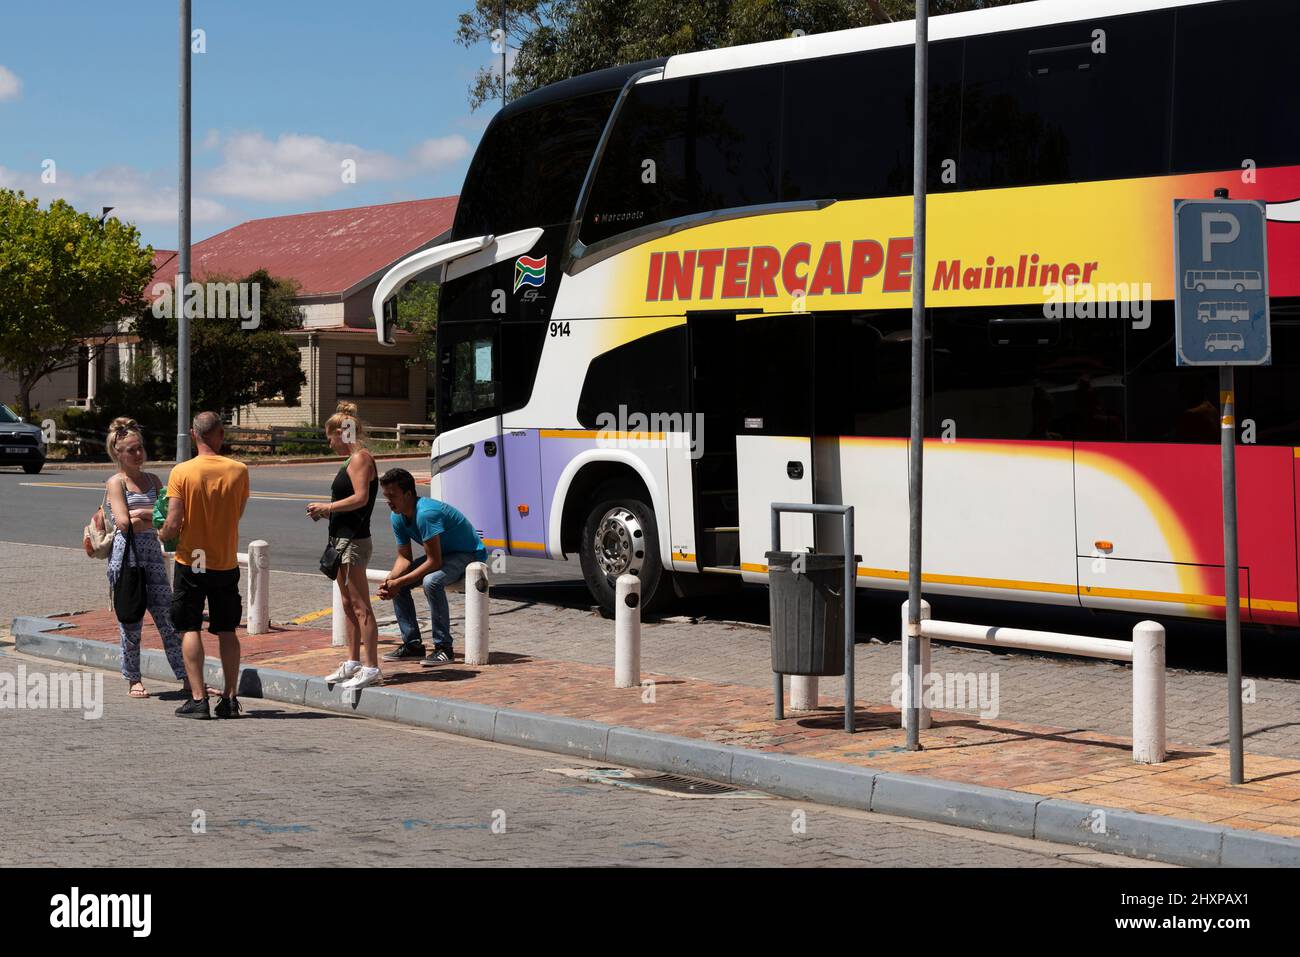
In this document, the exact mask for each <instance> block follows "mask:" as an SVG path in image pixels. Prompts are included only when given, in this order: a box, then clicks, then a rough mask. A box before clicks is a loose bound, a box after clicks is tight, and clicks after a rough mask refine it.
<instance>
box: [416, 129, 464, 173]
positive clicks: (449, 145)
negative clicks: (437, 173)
mask: <svg viewBox="0 0 1300 957" xmlns="http://www.w3.org/2000/svg"><path fill="white" fill-rule="evenodd" d="M471 152H473V147H472V146H470V145H469V140H467V139H465V137H463V136H461V135H460V134H459V133H453V134H451V135H450V136H439V137H435V138H433V139H427V140H425V141H424V142H422V143H420V144H419V145H418V146H416V147H415V149H413V150H412V151H411V155H412V156H413V157H414V158H415V162H416V163H418V164H419V165H420V166H421V167H423V168H424V169H427V170H440V169H443V168H444V167H447V166H451V165H452V164H453V163H456V162H458V161H460V160H463V159H465V158H466V157H467V156H469V155H470V153H471Z"/></svg>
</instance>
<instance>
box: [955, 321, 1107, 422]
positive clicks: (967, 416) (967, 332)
mask: <svg viewBox="0 0 1300 957" xmlns="http://www.w3.org/2000/svg"><path fill="white" fill-rule="evenodd" d="M1021 313H1023V314H1021ZM934 317H935V318H934V322H933V327H932V328H933V330H934V332H933V335H934V361H933V368H934V374H933V382H934V402H933V406H934V418H935V422H936V425H937V426H938V428H939V432H940V434H941V435H951V436H953V437H954V438H956V439H958V440H960V439H963V438H965V439H1037V440H1049V441H1072V440H1077V441H1091V442H1122V441H1124V379H1123V374H1122V373H1123V353H1124V325H1126V324H1127V323H1126V322H1125V321H1124V320H1122V319H1118V318H1116V319H1095V318H1090V319H1072V318H1062V319H1053V320H1048V319H1044V318H1043V315H1042V309H1041V307H1038V308H1037V316H1034V315H1033V314H1032V313H1031V311H1030V310H1015V309H982V310H978V311H964V310H947V309H941V310H936V311H935V313H934ZM998 320H1001V321H1003V322H1005V324H1006V325H1007V326H1008V327H1014V328H1009V330H1008V329H998V328H996V327H995V326H994V323H995V321H998ZM1007 320H1012V321H1007ZM1015 320H1018V321H1015ZM1035 324H1038V325H1039V326H1041V334H1040V335H1034V334H1033V327H1034V325H1035ZM991 327H993V328H991Z"/></svg>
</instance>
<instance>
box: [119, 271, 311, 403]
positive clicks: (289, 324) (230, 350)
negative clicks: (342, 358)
mask: <svg viewBox="0 0 1300 957" xmlns="http://www.w3.org/2000/svg"><path fill="white" fill-rule="evenodd" d="M205 280H206V283H220V282H239V283H249V284H253V283H256V284H259V286H260V289H261V306H260V315H259V323H258V326H257V327H256V328H254V329H244V328H241V326H242V322H241V320H240V319H239V318H238V317H227V318H221V317H218V316H212V315H205V316H201V317H195V318H191V319H190V386H191V408H193V409H194V411H196V412H198V411H200V410H204V409H210V410H212V411H215V412H221V413H229V412H233V411H234V410H235V409H237V408H239V407H240V406H242V405H248V404H250V403H253V402H263V401H267V400H269V399H276V398H283V400H284V402H285V404H286V405H289V406H296V405H298V404H299V402H300V397H301V394H302V387H303V385H305V384H306V382H307V376H306V373H304V372H303V370H302V364H301V362H300V361H299V352H298V346H297V345H296V344H295V343H294V341H293V340H292V339H290V338H289V337H288V336H286V335H285V333H286V332H288V331H290V330H292V329H300V328H302V309H301V307H299V306H297V305H295V304H294V301H293V299H294V296H295V295H296V294H297V290H298V287H297V284H296V283H294V282H293V280H290V279H277V278H273V277H272V276H271V275H270V274H268V273H267V272H266V270H264V269H259V270H257V271H256V272H253V273H250V274H249V275H247V276H244V277H243V278H241V279H230V278H224V277H219V276H207V277H205ZM168 311H169V312H171V313H172V314H173V315H172V316H169V317H167V316H165V317H157V316H155V315H154V314H153V311H152V310H147V311H145V312H142V313H141V314H140V316H139V317H138V318H137V319H136V321H135V331H136V332H137V334H139V336H140V338H141V339H142V340H144V341H145V342H148V343H150V344H152V345H154V346H155V347H158V348H161V349H162V350H163V351H164V352H165V353H166V355H167V357H168V365H169V367H171V368H175V363H176V319H175V314H176V313H179V311H180V310H179V307H177V308H174V309H171V310H168ZM203 311H204V312H207V311H208V310H206V309H205V310H203Z"/></svg>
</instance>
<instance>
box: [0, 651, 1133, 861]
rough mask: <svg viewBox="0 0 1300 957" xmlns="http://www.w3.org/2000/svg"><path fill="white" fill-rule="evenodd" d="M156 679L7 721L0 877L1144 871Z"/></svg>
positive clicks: (46, 667)
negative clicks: (650, 781) (239, 700)
mask: <svg viewBox="0 0 1300 957" xmlns="http://www.w3.org/2000/svg"><path fill="white" fill-rule="evenodd" d="M20 664H21V665H23V666H24V667H26V668H27V669H28V671H29V672H31V671H35V670H41V671H45V672H47V673H48V672H52V671H56V670H57V671H60V672H63V671H82V672H85V671H86V669H75V668H68V667H67V666H64V665H57V666H56V665H53V664H52V663H50V662H48V661H43V660H40V659H33V658H27V657H26V656H20V655H17V654H16V653H15V652H14V651H13V650H12V646H9V647H7V648H5V649H3V650H0V672H10V673H16V672H17V669H18V666H19V665H20ZM100 674H102V672H101V673H100ZM151 687H153V689H154V691H155V693H156V695H157V693H158V692H162V693H163V694H165V695H167V697H166V698H164V697H159V696H155V697H154V698H151V699H149V700H144V701H136V700H131V699H129V698H127V697H126V696H125V686H124V684H123V683H122V681H121V680H120V679H119V678H118V676H117V675H114V674H105V675H104V685H103V689H104V693H105V699H106V703H105V705H104V708H103V713H102V716H101V717H99V718H97V719H90V720H87V719H85V718H84V717H83V716H82V712H80V711H73V710H53V709H44V710H11V709H0V739H3V740H6V741H21V742H22V743H23V746H22V747H21V748H11V749H9V752H8V754H7V756H6V764H5V772H6V773H5V780H6V794H5V797H6V806H7V808H8V810H6V812H5V813H4V814H0V866H2V867H15V866H70V865H72V866H89V867H95V866H108V865H123V864H130V865H133V866H141V867H147V866H151V865H170V866H188V865H194V864H195V862H201V863H202V865H203V866H204V867H210V866H216V867H250V866H252V867H265V866H298V865H308V866H325V865H358V866H370V865H386V866H462V865H475V866H514V867H550V866H557V865H569V866H648V867H657V866H692V867H698V866H710V867H725V866H831V867H842V866H878V867H909V866H934V867H972V866H978V867H1080V866H1100V867H1107V866H1130V867H1132V866H1147V865H1144V864H1141V863H1139V862H1137V861H1133V860H1129V859H1127V858H1119V857H1114V856H1111V855H1103V854H1097V853H1094V852H1090V851H1086V850H1083V849H1081V848H1074V847H1067V846H1064V845H1057V844H1049V843H1045V842H1041V841H1032V840H1027V839H1024V838H1018V837H1011V836H1008V835H999V834H986V833H982V832H979V831H972V830H964V829H960V828H955V827H951V826H948V825H943V824H930V823H925V822H919V821H909V820H907V819H904V818H895V817H890V816H887V815H881V814H869V813H864V812H858V811H852V810H847V809H840V808H830V807H825V806H821V805H816V804H811V803H808V802H795V801H789V800H784V799H779V798H771V797H763V798H760V799H742V798H735V797H708V798H689V797H677V796H666V795H660V794H656V793H645V792H636V791H631V790H626V789H623V788H618V787H613V786H610V785H607V784H602V783H590V782H588V781H585V780H581V779H575V778H573V777H567V776H564V775H561V774H558V773H555V772H554V770H552V769H560V768H568V769H577V768H583V769H586V768H591V767H595V765H591V764H590V763H588V762H583V761H581V760H578V759H575V758H571V757H567V756H561V755H549V754H545V753H542V752H537V751H526V750H522V749H519V748H512V747H505V746H502V745H496V744H491V743H484V742H478V741H473V740H471V739H467V738H462V737H457V736H453V735H445V734H440V733H437V732H432V731H426V730H423V729H416V728H404V727H402V726H400V725H395V724H391V723H388V722H381V721H375V720H371V719H367V718H356V717H350V716H346V715H336V714H328V713H323V712H319V711H312V710H310V709H305V708H297V707H293V706H290V705H281V704H278V703H273V702H261V701H257V700H254V699H248V700H246V701H245V702H244V704H245V706H246V708H247V709H248V711H247V717H245V718H243V719H240V720H238V721H217V720H212V721H206V722H204V721H186V720H183V719H181V718H177V717H175V716H174V715H173V714H172V712H173V710H174V709H175V707H176V704H177V702H176V701H175V700H169V699H171V698H173V697H174V694H173V693H171V692H168V691H164V689H165V688H167V687H169V686H168V685H167V684H166V683H164V682H151ZM170 687H171V688H175V687H176V685H174V684H172V685H170ZM87 787H89V788H90V790H87ZM69 789H71V791H70V790H69ZM74 792H75V793H76V794H80V797H77V796H74ZM200 821H201V822H202V828H201V829H198V828H196V824H197V822H200Z"/></svg>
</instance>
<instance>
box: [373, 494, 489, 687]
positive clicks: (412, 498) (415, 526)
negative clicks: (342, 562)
mask: <svg viewBox="0 0 1300 957" xmlns="http://www.w3.org/2000/svg"><path fill="white" fill-rule="evenodd" d="M379 486H380V488H381V489H382V490H383V493H384V500H385V501H387V502H388V507H389V508H390V509H392V512H393V514H392V516H391V517H390V518H391V521H392V525H393V536H394V537H395V538H396V539H397V561H396V562H395V563H394V564H393V570H392V571H391V572H389V573H388V577H387V578H385V579H384V583H383V584H382V585H380V586H379V597H380V598H383V599H385V600H391V601H392V603H393V612H394V614H396V616H397V624H398V627H400V628H401V630H402V645H401V647H399V648H397V649H396V650H395V651H390V652H389V653H388V654H386V655H384V660H385V661H409V660H412V659H416V658H424V662H423V664H424V666H425V667H426V668H432V667H434V666H435V665H442V664H447V663H448V662H450V661H451V610H450V609H449V608H448V607H447V586H448V585H453V584H455V583H456V582H458V581H460V580H461V579H462V578H464V577H465V566H467V565H468V564H469V563H470V562H484V561H487V549H486V548H484V547H483V542H482V540H480V539H479V537H478V532H476V531H474V526H473V525H471V524H470V523H469V519H467V518H466V517H465V516H464V515H462V514H461V513H460V512H459V511H458V510H456V509H455V508H452V507H451V506H450V505H448V504H447V503H446V502H440V501H438V500H437V499H435V498H421V497H420V496H419V495H418V494H417V493H416V491H415V479H414V478H412V477H411V473H410V472H408V471H406V469H389V470H388V471H387V472H385V473H384V474H383V476H382V477H381V478H380V479H379ZM412 543H414V544H415V545H418V546H419V547H420V549H421V554H420V556H419V558H415V557H414V556H413V545H412ZM416 582H420V583H421V586H422V587H423V589H424V594H425V597H426V598H428V599H429V617H430V618H431V620H432V621H431V624H430V630H431V631H432V632H433V650H432V651H431V652H429V656H428V657H427V658H425V657H424V642H423V641H422V640H421V638H420V625H419V622H418V621H417V620H416V617H415V600H414V598H412V597H411V589H412V588H414V587H415V584H416Z"/></svg>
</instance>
